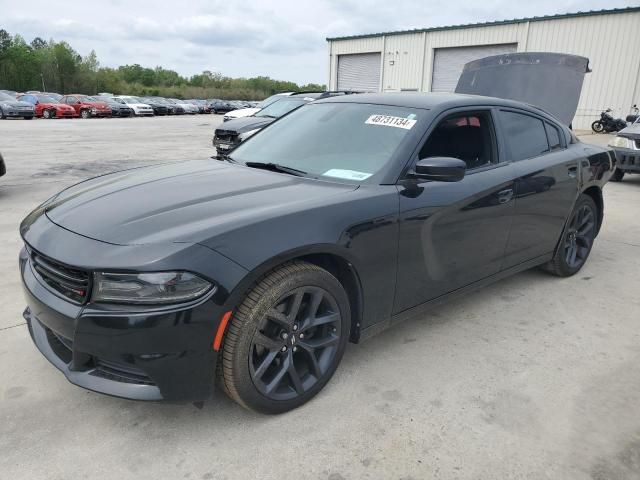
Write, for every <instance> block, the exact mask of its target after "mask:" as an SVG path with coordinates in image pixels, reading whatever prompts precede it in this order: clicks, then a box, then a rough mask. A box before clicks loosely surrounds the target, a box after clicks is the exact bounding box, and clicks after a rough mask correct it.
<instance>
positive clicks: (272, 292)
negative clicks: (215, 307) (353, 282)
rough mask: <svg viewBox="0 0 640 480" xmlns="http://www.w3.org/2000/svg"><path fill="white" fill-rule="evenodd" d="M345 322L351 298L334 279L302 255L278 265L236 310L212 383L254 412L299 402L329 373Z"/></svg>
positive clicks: (338, 357) (313, 392)
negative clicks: (216, 382)
mask: <svg viewBox="0 0 640 480" xmlns="http://www.w3.org/2000/svg"><path fill="white" fill-rule="evenodd" d="M314 309H315V312H313V310H314ZM350 328H351V310H350V307H349V299H348V298H347V294H346V293H345V291H344V289H343V287H342V285H341V284H340V282H339V281H338V279H337V278H335V277H334V276H333V275H331V274H330V273H329V272H327V271H326V270H324V269H322V268H320V267H318V266H316V265H313V264H310V263H307V262H302V261H294V262H290V263H287V264H284V265H282V266H280V267H277V268H276V269H274V270H272V271H271V272H270V273H268V274H267V275H265V276H264V277H263V278H262V279H261V280H260V281H259V282H258V284H257V285H256V286H255V287H253V288H252V290H251V291H250V292H249V293H248V294H247V296H246V297H245V299H244V301H243V302H242V304H241V305H240V306H239V307H238V309H237V310H236V311H235V313H234V315H233V318H232V319H231V321H230V324H229V326H228V327H227V332H226V336H225V339H224V343H223V346H222V348H221V350H220V358H219V360H218V366H219V368H218V380H219V382H218V383H219V384H220V385H221V386H222V387H223V389H224V390H225V392H226V393H227V395H229V397H231V398H232V399H233V400H234V401H236V402H237V403H239V404H240V405H242V406H243V407H245V408H247V409H250V410H254V411H256V412H261V413H269V414H274V413H282V412H286V411H288V410H292V409H294V408H297V407H299V406H300V405H302V404H304V403H305V402H307V401H309V400H310V399H311V398H313V397H314V396H315V395H316V394H317V393H318V392H319V391H320V390H321V389H322V388H323V387H324V386H325V385H326V383H327V382H328V381H329V379H330V378H331V376H332V375H333V373H334V372H335V370H336V368H337V367H338V364H339V363H340V360H341V359H342V355H343V353H344V350H345V347H346V344H347V341H348V337H349V331H350ZM312 371H313V372H312Z"/></svg>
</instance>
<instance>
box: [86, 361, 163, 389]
mask: <svg viewBox="0 0 640 480" xmlns="http://www.w3.org/2000/svg"><path fill="white" fill-rule="evenodd" d="M91 375H95V376H97V377H101V378H106V379H107V380H113V381H114V382H122V383H133V384H135V385H155V382H154V381H153V380H151V378H149V377H148V376H147V374H145V373H144V372H143V371H142V370H140V369H139V368H136V367H134V366H133V365H128V364H127V365H125V364H122V363H117V362H112V361H109V360H102V359H100V358H96V359H95V370H93V371H92V372H91Z"/></svg>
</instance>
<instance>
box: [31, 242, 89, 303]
mask: <svg viewBox="0 0 640 480" xmlns="http://www.w3.org/2000/svg"><path fill="white" fill-rule="evenodd" d="M29 254H30V256H31V265H32V267H33V269H34V270H35V272H36V273H37V274H38V276H39V277H40V278H41V279H42V281H44V282H45V284H47V285H48V286H49V287H50V288H51V289H52V290H55V291H56V292H58V293H60V294H62V295H64V296H65V297H66V298H68V299H70V300H72V301H74V302H76V303H85V302H86V301H87V299H88V298H89V291H90V288H91V285H90V283H91V282H90V276H89V272H86V271H84V270H79V269H76V268H72V267H68V266H66V265H63V264H61V263H59V262H57V261H55V260H52V259H51V258H48V257H45V256H44V255H41V254H40V253H38V252H36V251H35V250H30V251H29Z"/></svg>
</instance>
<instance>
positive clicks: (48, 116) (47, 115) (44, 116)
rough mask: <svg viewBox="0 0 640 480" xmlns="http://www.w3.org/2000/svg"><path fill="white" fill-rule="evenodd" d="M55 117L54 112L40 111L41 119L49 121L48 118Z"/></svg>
mask: <svg viewBox="0 0 640 480" xmlns="http://www.w3.org/2000/svg"><path fill="white" fill-rule="evenodd" d="M55 116H56V115H55V112H53V111H51V110H43V111H42V117H43V118H47V119H49V118H54V117H55Z"/></svg>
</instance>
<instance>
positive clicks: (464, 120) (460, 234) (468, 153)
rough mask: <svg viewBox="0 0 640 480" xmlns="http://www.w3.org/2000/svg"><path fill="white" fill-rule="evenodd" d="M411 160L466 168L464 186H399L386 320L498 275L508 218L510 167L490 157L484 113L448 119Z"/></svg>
mask: <svg viewBox="0 0 640 480" xmlns="http://www.w3.org/2000/svg"><path fill="white" fill-rule="evenodd" d="M435 125H436V127H435V128H434V129H433V130H432V131H431V132H430V133H429V135H428V138H427V140H426V141H425V143H424V144H423V145H422V147H421V149H420V153H419V155H417V156H416V158H415V159H414V163H415V161H417V160H418V158H428V157H438V156H440V157H441V156H447V157H455V158H460V159H462V160H464V161H465V162H466V163H467V173H466V175H465V178H464V179H462V180H461V181H459V182H453V183H446V182H435V181H423V180H415V179H409V178H407V179H403V180H401V181H400V182H399V185H398V191H399V194H400V196H399V198H400V227H399V228H400V230H399V236H400V240H399V251H398V277H397V287H396V297H395V302H394V313H400V312H402V311H403V310H406V309H408V308H411V307H413V306H416V305H419V304H421V303H424V302H426V301H429V300H431V299H433V298H436V297H439V296H441V295H443V294H446V293H448V292H451V291H453V290H456V289H458V288H460V287H464V286H465V285H469V284H471V283H473V282H475V281H478V280H481V279H482V278H485V277H488V276H490V275H492V274H495V273H497V272H498V271H499V269H500V266H501V264H502V257H503V255H504V251H505V248H506V245H507V240H508V236H509V230H510V226H511V219H512V216H513V210H514V201H513V197H514V188H515V185H514V178H515V175H514V172H513V166H512V165H510V164H508V163H507V162H502V161H500V158H499V156H498V149H497V141H496V134H495V128H494V115H493V113H492V109H491V108H475V109H460V110H455V111H453V112H448V113H447V114H445V115H444V116H442V117H440V118H439V119H438V121H437V122H435Z"/></svg>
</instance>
